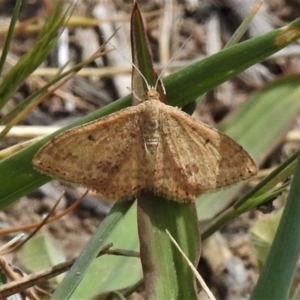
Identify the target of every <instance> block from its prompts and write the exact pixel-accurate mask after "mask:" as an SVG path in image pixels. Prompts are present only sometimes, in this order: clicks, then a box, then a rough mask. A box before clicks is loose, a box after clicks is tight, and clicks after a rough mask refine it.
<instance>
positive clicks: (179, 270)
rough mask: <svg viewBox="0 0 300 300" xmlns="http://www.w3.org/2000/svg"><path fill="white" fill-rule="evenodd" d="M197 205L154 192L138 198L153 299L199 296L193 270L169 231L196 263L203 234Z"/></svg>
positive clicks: (143, 255)
mask: <svg viewBox="0 0 300 300" xmlns="http://www.w3.org/2000/svg"><path fill="white" fill-rule="evenodd" d="M194 206H195V204H194V203H188V204H187V203H184V204H183V203H177V202H174V201H166V200H165V199H163V198H161V197H155V196H153V195H151V194H147V195H146V194H144V195H143V196H142V197H140V198H139V199H138V228H139V237H140V243H141V259H142V258H143V261H142V264H143V271H144V278H145V288H146V293H147V296H148V297H149V298H150V299H191V300H192V299H195V300H196V299H198V298H197V293H196V291H195V285H194V284H195V282H194V275H193V272H192V270H191V269H190V267H189V266H188V264H187V263H186V261H185V260H184V258H183V257H182V256H181V254H180V253H179V251H178V250H177V249H176V247H175V246H174V245H173V243H172V242H171V240H170V239H169V237H168V235H167V233H166V230H168V231H169V232H170V233H171V235H172V236H173V237H174V238H175V240H176V241H177V242H178V244H179V245H180V247H181V249H182V250H183V252H184V253H185V254H186V255H187V257H188V258H189V259H190V261H191V262H192V263H193V264H194V265H195V266H196V265H197V262H198V259H199V253H200V252H199V250H200V238H199V237H200V235H199V230H198V222H197V216H196V214H195V207H194Z"/></svg>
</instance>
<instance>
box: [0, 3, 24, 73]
mask: <svg viewBox="0 0 300 300" xmlns="http://www.w3.org/2000/svg"><path fill="white" fill-rule="evenodd" d="M21 4H22V0H17V1H16V4H15V7H14V10H13V13H12V18H11V21H10V24H9V28H8V32H7V36H6V39H5V43H4V46H3V50H2V54H1V58H0V76H1V75H2V72H3V68H4V65H5V60H6V57H7V53H8V51H9V47H10V44H11V41H12V39H13V36H14V30H15V27H16V23H17V21H18V17H19V13H20V9H21Z"/></svg>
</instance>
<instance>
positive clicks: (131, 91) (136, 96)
mask: <svg viewBox="0 0 300 300" xmlns="http://www.w3.org/2000/svg"><path fill="white" fill-rule="evenodd" d="M127 89H128V90H129V91H130V93H132V94H133V95H134V97H135V98H136V99H137V100H139V101H140V102H143V99H141V98H140V97H138V95H137V94H136V93H135V92H134V90H132V89H131V88H129V87H127Z"/></svg>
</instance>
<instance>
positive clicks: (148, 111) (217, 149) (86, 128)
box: [33, 87, 257, 202]
mask: <svg viewBox="0 0 300 300" xmlns="http://www.w3.org/2000/svg"><path fill="white" fill-rule="evenodd" d="M33 165H34V166H35V168H37V169H38V170H39V171H41V172H42V173H45V174H48V175H50V176H53V177H55V178H57V179H59V180H61V181H63V182H65V183H67V184H71V185H80V186H84V187H86V188H88V189H91V190H95V191H96V192H98V193H99V195H100V196H101V197H103V198H105V199H108V200H117V201H119V200H125V199H127V200H132V199H135V198H136V197H138V195H139V194H140V192H141V191H149V192H153V193H154V194H157V195H161V196H164V197H166V198H167V199H170V200H174V201H177V202H191V201H194V200H195V199H196V197H197V196H199V195H201V194H203V193H206V192H209V191H213V190H216V189H220V188H223V187H226V186H229V185H232V184H234V183H237V182H239V181H241V180H246V179H248V178H249V177H251V176H253V175H255V174H256V173H257V167H256V164H255V162H254V161H253V160H252V158H251V157H250V156H249V154H248V153H247V152H246V151H245V150H244V149H243V148H242V147H241V146H240V145H238V144H237V143H236V142H235V141H233V140H232V139H231V138H230V137H228V136H226V135H225V134H223V133H221V132H220V131H218V130H216V129H214V128H212V127H210V126H208V125H206V124H204V123H201V122H198V121H197V120H195V119H194V118H192V117H191V116H189V115H188V114H186V113H184V112H183V111H181V110H180V109H177V108H174V107H172V106H169V105H166V104H164V103H162V102H161V101H160V96H159V93H158V92H157V91H156V88H153V87H149V90H148V91H147V92H146V93H145V96H144V99H143V101H142V102H141V103H140V104H139V105H137V106H131V107H127V108H125V109H122V110H120V111H118V112H115V113H113V114H111V115H108V116H105V117H103V118H101V119H99V120H96V121H93V122H90V123H88V124H85V125H82V126H79V127H76V128H73V129H71V130H69V131H66V132H65V133H63V134H61V135H59V136H57V137H56V138H54V139H53V140H52V141H50V142H49V143H47V144H46V145H45V146H44V147H42V148H41V149H40V150H39V151H38V153H37V154H36V155H35V157H34V159H33Z"/></svg>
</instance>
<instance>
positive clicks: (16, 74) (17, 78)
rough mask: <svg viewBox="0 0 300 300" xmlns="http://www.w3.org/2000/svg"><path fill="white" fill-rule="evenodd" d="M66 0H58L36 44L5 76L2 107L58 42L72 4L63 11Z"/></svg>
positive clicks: (0, 93) (1, 87)
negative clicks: (59, 33)
mask: <svg viewBox="0 0 300 300" xmlns="http://www.w3.org/2000/svg"><path fill="white" fill-rule="evenodd" d="M63 6H64V1H57V3H56V5H55V7H54V10H53V12H52V13H51V15H50V17H49V18H48V19H47V21H46V23H45V24H44V26H43V28H42V30H41V32H40V34H39V36H38V38H37V41H36V43H35V45H34V46H33V47H32V48H31V49H30V50H29V51H28V52H27V53H26V54H24V55H23V56H22V57H21V58H20V59H19V61H18V62H17V64H16V65H15V66H14V67H13V68H12V69H11V70H10V71H8V73H7V74H6V75H5V76H4V78H3V80H2V82H1V85H0V109H2V108H3V106H4V105H5V104H6V103H7V101H9V100H10V98H11V97H12V95H13V93H14V92H15V91H16V89H17V87H18V86H19V85H20V84H21V83H22V82H23V81H24V80H25V79H26V78H27V77H28V76H29V75H30V74H31V73H32V72H33V71H34V70H35V69H36V68H38V67H39V66H40V64H41V63H42V62H43V61H44V60H45V58H46V56H47V55H48V54H49V52H50V51H51V49H52V48H53V47H54V46H55V44H56V42H57V36H58V31H59V29H60V28H61V27H62V26H63V24H64V22H65V20H66V18H67V14H68V12H69V10H70V9H71V7H72V6H70V7H69V9H67V10H66V12H64V13H63Z"/></svg>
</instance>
